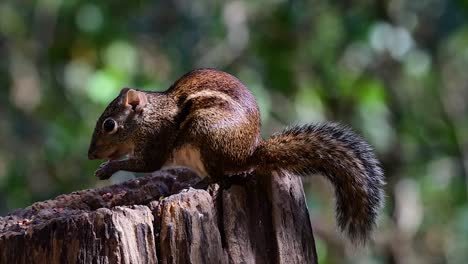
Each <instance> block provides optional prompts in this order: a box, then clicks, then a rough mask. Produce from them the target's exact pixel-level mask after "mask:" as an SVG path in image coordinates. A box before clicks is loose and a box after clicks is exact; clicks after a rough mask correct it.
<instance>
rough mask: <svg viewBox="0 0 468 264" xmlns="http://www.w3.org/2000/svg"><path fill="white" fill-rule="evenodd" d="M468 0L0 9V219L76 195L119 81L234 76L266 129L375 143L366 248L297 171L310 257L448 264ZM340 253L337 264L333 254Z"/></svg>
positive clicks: (452, 251)
mask: <svg viewBox="0 0 468 264" xmlns="http://www.w3.org/2000/svg"><path fill="white" fill-rule="evenodd" d="M467 7H468V4H467V1H456V0H450V1H442V0H431V1H410V0H402V1H325V0H313V1H305V0H298V1H287V0H272V1H260V0H255V1H246V0H235V1H209V0H203V1H142V0H140V1H91V0H87V1H86V0H73V1H69V0H68V1H61V0H39V1H14V0H6V1H1V2H0V85H1V87H2V88H0V146H1V147H0V214H1V215H3V214H6V213H7V212H8V211H11V210H13V209H15V208H18V207H24V206H27V205H29V204H30V203H32V202H34V201H37V200H42V199H47V198H52V197H54V196H55V195H57V194H60V193H64V192H70V191H74V190H79V189H82V188H91V187H94V186H96V185H99V184H102V183H98V182H97V181H96V179H94V177H93V176H92V175H93V171H94V169H95V168H96V167H97V166H98V164H99V163H98V162H95V161H88V160H87V155H86V152H87V147H88V144H89V140H90V137H91V133H92V130H93V127H94V123H95V121H96V119H97V117H98V116H99V114H100V113H101V112H102V110H103V108H104V107H105V106H106V105H107V104H108V103H109V102H110V100H112V99H113V98H114V97H115V96H116V95H117V94H118V92H119V91H120V89H121V88H122V87H127V86H128V87H137V88H140V89H145V90H164V89H166V88H167V87H169V85H170V84H171V83H172V82H173V81H175V80H176V79H177V78H178V77H179V76H181V75H182V74H184V73H185V72H186V71H188V70H190V69H193V68H196V67H213V68H219V69H222V70H225V71H228V72H230V73H232V74H234V75H236V76H238V77H239V78H240V79H241V80H242V81H243V82H244V83H245V84H246V85H247V86H248V87H249V88H250V89H251V90H252V92H253V93H254V95H255V96H256V97H257V99H258V102H259V105H260V109H261V111H262V121H263V123H264V131H263V134H264V135H265V136H268V135H270V134H271V133H272V132H274V131H277V130H280V129H281V128H282V127H283V126H285V125H287V124H289V123H294V122H301V123H303V122H317V121H323V120H334V121H339V122H343V123H347V124H349V125H351V126H352V127H353V128H355V129H356V130H357V131H358V132H360V133H362V134H363V135H364V136H365V137H366V138H367V139H368V140H369V141H370V142H371V143H372V145H373V146H375V148H376V150H377V152H378V155H379V157H380V159H381V160H382V161H383V165H384V169H385V172H386V175H387V178H388V185H387V190H386V192H387V196H388V202H387V206H386V209H385V214H384V216H383V217H382V221H381V225H380V226H379V228H378V229H377V230H376V234H375V242H374V243H373V244H372V245H370V246H369V248H370V250H369V251H365V252H356V250H355V249H354V248H353V247H352V246H350V245H349V243H348V242H346V241H343V239H342V237H341V236H340V235H339V234H338V233H337V231H336V228H335V222H334V220H333V219H334V216H333V214H334V212H333V199H332V189H331V188H330V187H329V186H328V185H327V183H326V182H325V181H323V180H318V178H316V177H313V178H308V179H305V185H306V189H307V193H308V200H309V201H308V204H309V208H310V211H311V217H312V220H313V224H314V229H315V230H316V239H317V240H318V243H317V247H318V251H319V255H320V260H321V263H343V262H352V263H384V262H397V263H399V262H407V263H463V261H464V260H466V259H467V257H468V256H467V253H466V247H467V245H468V240H467V238H468V201H467V188H468V147H467V146H468V114H467V113H468V103H467V102H468V101H467V100H466V98H468V89H467V83H468V75H467V74H466V69H468V49H467V47H468V45H467V44H468V26H467V25H466V20H467V17H468V13H467V12H468V8H467ZM344 259H346V261H344Z"/></svg>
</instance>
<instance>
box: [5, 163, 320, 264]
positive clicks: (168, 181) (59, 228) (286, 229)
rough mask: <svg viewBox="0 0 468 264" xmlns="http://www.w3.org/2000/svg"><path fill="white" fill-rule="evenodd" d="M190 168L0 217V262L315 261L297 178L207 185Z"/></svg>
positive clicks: (280, 175) (285, 175)
mask: <svg viewBox="0 0 468 264" xmlns="http://www.w3.org/2000/svg"><path fill="white" fill-rule="evenodd" d="M199 182H200V179H199V178H198V177H197V176H196V175H195V174H194V173H193V172H191V171H189V170H185V169H171V170H163V171H159V172H156V173H154V174H153V175H152V176H146V177H142V178H138V179H134V180H130V181H127V182H124V183H121V184H117V185H112V186H109V187H105V188H100V189H91V190H84V191H79V192H74V193H71V194H65V195H60V196H58V197H57V198H55V199H53V200H48V201H44V202H38V203H35V204H33V205H31V206H29V207H27V208H25V209H20V210H16V211H14V212H12V213H10V214H9V215H8V216H6V217H0V263H52V264H53V263H317V257H316V251H315V243H314V238H313V234H312V227H311V224H310V221H309V215H308V211H307V207H306V203H305V198H304V192H303V188H302V183H301V179H300V177H297V176H295V175H292V174H289V173H286V172H282V171H280V172H275V173H273V174H272V175H256V176H255V177H253V176H250V177H248V178H246V179H245V181H244V182H243V183H241V184H233V183H228V184H226V183H222V184H221V187H220V185H218V184H211V185H209V186H208V188H206V189H193V188H191V187H190V186H196V185H197V183H199Z"/></svg>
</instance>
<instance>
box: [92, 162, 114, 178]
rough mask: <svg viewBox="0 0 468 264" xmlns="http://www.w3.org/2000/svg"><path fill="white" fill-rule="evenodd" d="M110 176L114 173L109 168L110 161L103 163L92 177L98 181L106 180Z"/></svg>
mask: <svg viewBox="0 0 468 264" xmlns="http://www.w3.org/2000/svg"><path fill="white" fill-rule="evenodd" d="M112 174H114V171H113V170H112V169H111V167H110V161H106V162H103V163H102V164H101V165H99V167H98V169H97V170H96V171H95V172H94V176H96V177H98V178H99V179H100V180H107V179H109V178H110V177H111V176H112Z"/></svg>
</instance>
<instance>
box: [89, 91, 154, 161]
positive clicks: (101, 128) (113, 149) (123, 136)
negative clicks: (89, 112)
mask: <svg viewBox="0 0 468 264" xmlns="http://www.w3.org/2000/svg"><path fill="white" fill-rule="evenodd" d="M147 103H148V98H147V95H146V94H145V93H144V92H141V91H137V90H134V89H130V88H124V89H122V91H121V92H120V94H119V96H117V98H115V99H114V100H113V101H112V102H111V103H110V104H109V106H108V107H107V108H106V110H104V113H102V115H101V116H100V117H99V119H98V121H97V123H96V127H95V128H94V133H93V137H92V140H91V144H90V146H89V150H88V157H89V159H108V160H114V159H118V158H121V157H123V156H125V155H132V154H133V151H134V148H135V141H134V139H135V138H136V135H135V133H138V131H137V130H138V128H139V127H140V126H139V124H140V123H141V122H142V120H143V114H144V111H145V106H146V104H147Z"/></svg>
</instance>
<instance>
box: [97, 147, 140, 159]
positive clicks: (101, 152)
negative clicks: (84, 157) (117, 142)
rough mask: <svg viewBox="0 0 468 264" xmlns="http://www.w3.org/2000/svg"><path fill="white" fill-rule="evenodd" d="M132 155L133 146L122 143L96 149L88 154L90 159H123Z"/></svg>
mask: <svg viewBox="0 0 468 264" xmlns="http://www.w3.org/2000/svg"><path fill="white" fill-rule="evenodd" d="M132 156H133V146H131V145H123V146H118V147H113V148H107V149H99V148H98V149H97V150H95V151H93V152H91V153H90V154H89V157H90V159H102V160H123V159H129V158H131V157H132Z"/></svg>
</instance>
